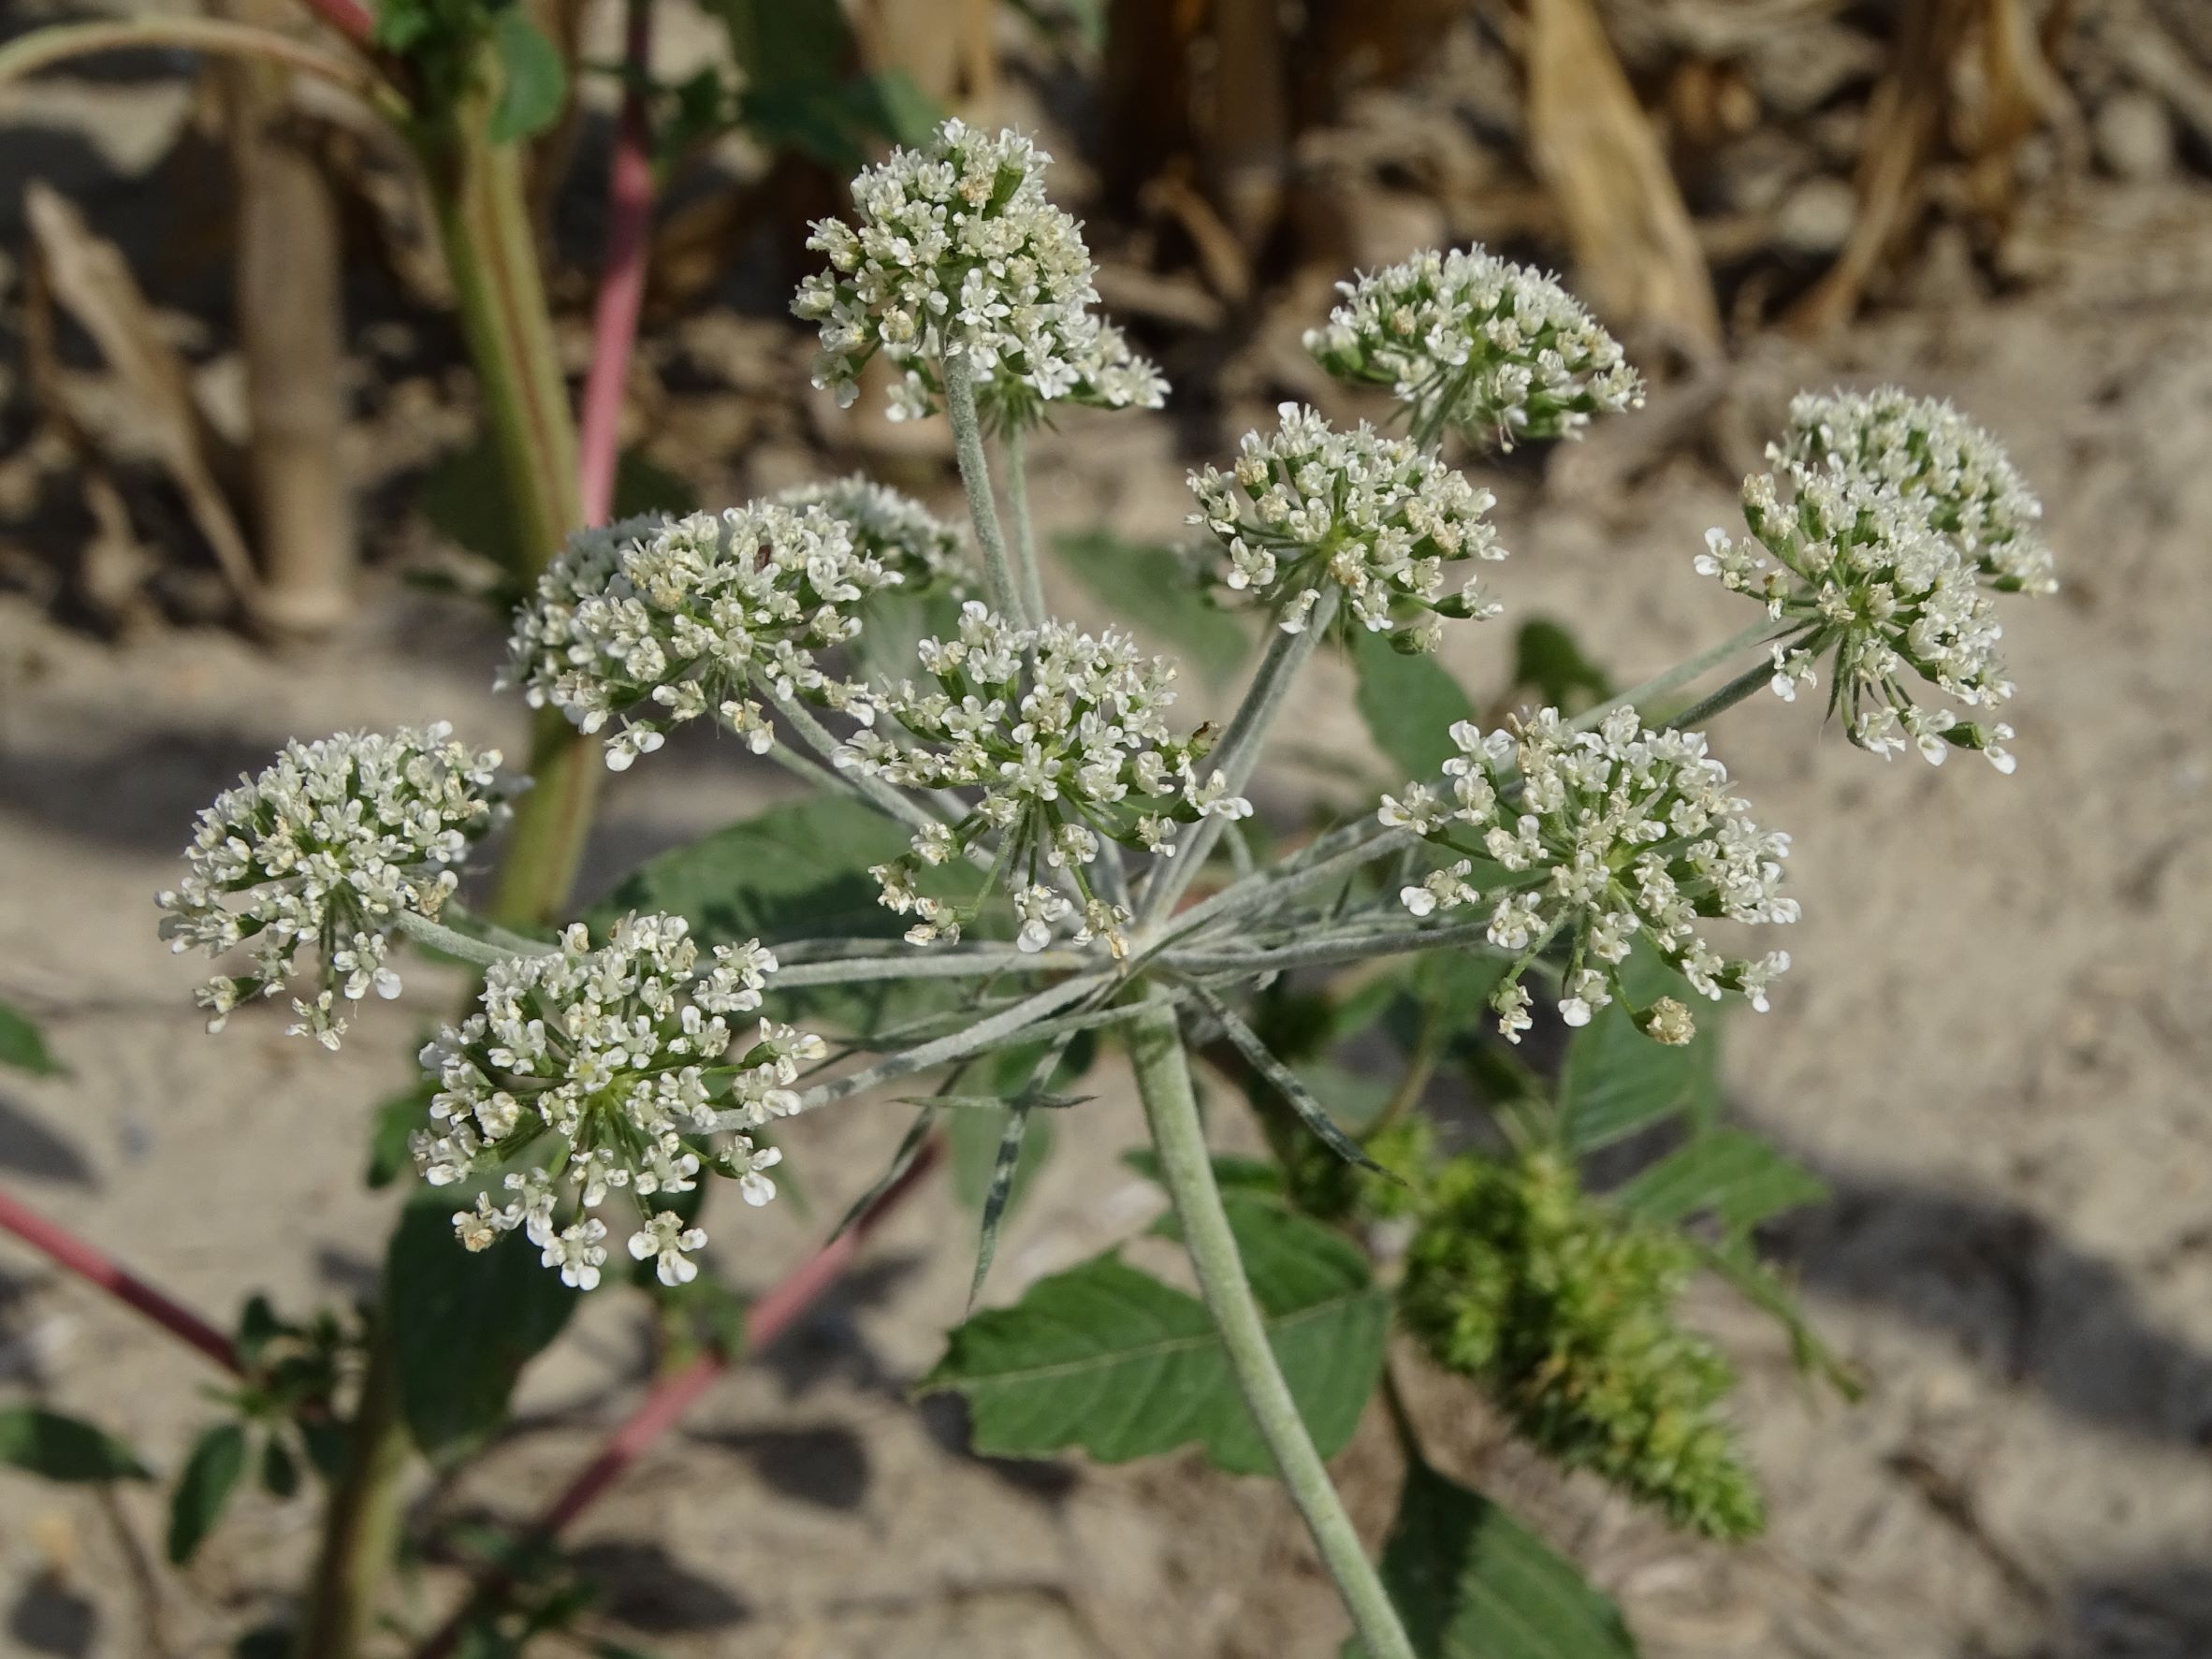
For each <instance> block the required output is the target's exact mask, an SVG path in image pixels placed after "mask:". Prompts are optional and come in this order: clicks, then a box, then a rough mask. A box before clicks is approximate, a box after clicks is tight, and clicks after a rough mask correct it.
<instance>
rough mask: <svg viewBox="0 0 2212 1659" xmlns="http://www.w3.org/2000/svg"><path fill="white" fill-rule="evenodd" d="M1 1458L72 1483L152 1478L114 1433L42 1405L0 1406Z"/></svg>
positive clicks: (37, 1473)
mask: <svg viewBox="0 0 2212 1659" xmlns="http://www.w3.org/2000/svg"><path fill="white" fill-rule="evenodd" d="M0 1463H6V1464H7V1465H8V1466H9V1467H10V1468H15V1469H22V1470H23V1471H24V1472H25V1473H27V1474H31V1475H36V1476H39V1477H43V1478H44V1479H47V1480H56V1481H63V1482H65V1483H69V1484H76V1483H79V1482H82V1481H93V1480H150V1479H152V1478H153V1476H152V1475H151V1474H149V1473H148V1471H147V1468H146V1465H145V1464H144V1463H140V1462H139V1461H138V1454H137V1453H136V1452H134V1451H132V1450H131V1448H129V1447H127V1446H125V1445H124V1443H123V1442H122V1441H120V1440H118V1439H116V1438H115V1436H114V1435H112V1434H110V1433H108V1432H107V1431H106V1430H104V1429H99V1428H95V1427H94V1426H93V1425H92V1424H91V1423H88V1422H86V1421H84V1420H83V1419H81V1418H74V1417H68V1416H65V1414H63V1413H61V1412H58V1411H49V1410H47V1409H46V1407H44V1406H43V1405H7V1406H0Z"/></svg>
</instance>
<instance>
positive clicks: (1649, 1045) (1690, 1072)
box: [1559, 951, 1720, 1154]
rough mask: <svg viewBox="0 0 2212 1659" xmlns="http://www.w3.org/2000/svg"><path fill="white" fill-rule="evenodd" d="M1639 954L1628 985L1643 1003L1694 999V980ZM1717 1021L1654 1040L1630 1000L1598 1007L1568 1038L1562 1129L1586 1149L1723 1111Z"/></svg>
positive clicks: (1703, 1120)
mask: <svg viewBox="0 0 2212 1659" xmlns="http://www.w3.org/2000/svg"><path fill="white" fill-rule="evenodd" d="M1646 955H1647V953H1644V952H1640V951H1639V952H1637V953H1635V954H1634V955H1632V956H1631V957H1630V958H1629V959H1628V961H1627V962H1626V963H1623V965H1622V970H1623V971H1622V983H1623V986H1624V987H1625V988H1626V989H1627V990H1628V991H1629V992H1630V994H1631V995H1632V996H1634V997H1636V998H1637V1003H1638V1005H1639V1006H1644V1007H1648V1006H1649V1005H1650V1004H1651V1003H1652V1002H1653V1001H1656V1000H1657V999H1658V998H1659V997H1676V998H1677V999H1678V1000H1681V999H1684V998H1686V997H1688V995H1689V992H1688V983H1687V982H1686V981H1684V980H1682V979H1681V977H1680V976H1678V975H1676V974H1675V973H1674V972H1673V970H1672V969H1670V968H1666V967H1665V966H1664V965H1662V964H1656V963H1652V962H1649V961H1647V960H1645V958H1646ZM1716 1025H1717V1022H1716V1021H1714V1020H1713V1019H1711V1018H1710V1016H1708V1017H1701V1018H1700V1019H1699V1020H1698V1022H1697V1034H1696V1036H1695V1037H1693V1038H1691V1040H1690V1041H1688V1042H1686V1043H1684V1044H1682V1045H1681V1047H1679V1048H1678V1047H1671V1046H1669V1045H1667V1044H1666V1043H1659V1042H1653V1041H1652V1040H1651V1039H1650V1038H1648V1037H1646V1036H1645V1035H1644V1034H1643V1033H1642V1032H1641V1031H1639V1030H1637V1026H1636V1018H1635V1015H1634V1014H1633V1013H1632V1012H1631V1011H1629V1009H1628V1008H1627V1006H1626V1005H1625V1004H1624V1003H1623V1002H1622V1001H1618V1000H1616V1001H1614V1002H1611V1003H1608V1005H1607V1006H1605V1007H1604V1008H1601V1009H1599V1010H1598V1011H1597V1013H1596V1016H1595V1017H1594V1018H1593V1019H1592V1020H1591V1022H1590V1024H1589V1025H1587V1026H1583V1027H1582V1028H1581V1029H1580V1030H1579V1031H1577V1032H1576V1033H1575V1035H1574V1037H1573V1038H1572V1039H1571V1040H1570V1041H1568V1043H1567V1052H1566V1064H1565V1066H1564V1069H1563V1070H1562V1071H1561V1072H1560V1078H1559V1133H1560V1139H1561V1141H1562V1142H1563V1143H1564V1145H1565V1146H1566V1147H1567V1148H1568V1150H1570V1151H1572V1152H1575V1153H1578V1154H1580V1153H1590V1152H1594V1151H1596V1150H1597V1149H1598V1148H1599V1147H1601V1146H1609V1145H1611V1144H1612V1143H1613V1142H1616V1141H1621V1140H1624V1139H1626V1138H1627V1137H1628V1136H1630V1135H1633V1134H1635V1133H1637V1131H1639V1130H1641V1129H1647V1128H1652V1126H1653V1125H1655V1124H1660V1123H1665V1122H1666V1121H1667V1120H1668V1119H1670V1118H1673V1117H1676V1116H1678V1115H1680V1114H1681V1113H1685V1112H1686V1113H1689V1114H1690V1115H1691V1117H1692V1118H1693V1119H1694V1120H1695V1121H1696V1122H1697V1123H1699V1124H1700V1125H1703V1124H1708V1123H1710V1122H1711V1120H1712V1118H1713V1117H1714V1115H1715V1114H1716V1113H1718V1111H1719V1109H1720V1079H1719V1075H1718V1067H1719V1063H1720V1044H1719V1041H1718V1037H1717V1034H1716V1031H1715V1026H1716Z"/></svg>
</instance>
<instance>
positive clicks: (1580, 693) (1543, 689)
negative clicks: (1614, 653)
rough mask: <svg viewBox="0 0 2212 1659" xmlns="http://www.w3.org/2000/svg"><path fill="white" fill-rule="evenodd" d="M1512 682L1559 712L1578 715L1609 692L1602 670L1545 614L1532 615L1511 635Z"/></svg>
mask: <svg viewBox="0 0 2212 1659" xmlns="http://www.w3.org/2000/svg"><path fill="white" fill-rule="evenodd" d="M1513 684H1514V685H1515V686H1516V687H1517V688H1521V689H1523V690H1526V691H1531V692H1533V693H1534V694H1535V699H1536V701H1537V702H1539V703H1541V704H1543V705H1545V706H1549V707H1552V708H1556V709H1558V710H1560V712H1562V713H1563V714H1579V713H1581V712H1582V710H1583V709H1585V708H1591V707H1594V706H1596V705H1598V704H1600V703H1603V702H1604V701H1605V700H1606V699H1607V698H1608V697H1610V696H1611V695H1612V694H1613V687H1612V683H1611V682H1610V681H1609V680H1608V679H1607V678H1606V676H1605V671H1604V670H1603V669H1601V668H1599V667H1598V666H1597V665H1596V664H1595V663H1594V662H1591V660H1590V659H1589V658H1588V657H1585V656H1584V655H1583V654H1582V648H1581V647H1580V646H1579V645H1577V644H1576V643H1575V636H1574V635H1573V634H1571V633H1568V632H1567V631H1566V630H1565V629H1564V628H1562V627H1561V626H1560V625H1559V624H1558V623H1557V622H1554V621H1552V620H1550V618H1546V617H1532V618H1530V619H1529V620H1528V621H1525V622H1523V623H1522V624H1521V632H1520V633H1518V634H1516V635H1515V636H1514V640H1513Z"/></svg>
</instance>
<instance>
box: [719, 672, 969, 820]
mask: <svg viewBox="0 0 2212 1659" xmlns="http://www.w3.org/2000/svg"><path fill="white" fill-rule="evenodd" d="M753 687H754V689H755V690H756V691H759V692H760V693H761V695H762V696H764V697H765V698H767V700H768V701H769V703H770V704H771V705H773V706H774V707H775V709H776V712H777V713H778V714H779V715H781V716H782V717H783V718H784V719H785V720H787V721H789V722H790V725H791V728H792V730H793V731H794V732H796V733H797V734H798V735H800V736H801V737H804V738H805V739H806V740H807V744H808V748H810V749H813V750H814V752H815V753H816V754H819V755H820V756H822V759H823V760H825V761H828V762H829V763H830V764H832V765H833V766H834V765H836V764H837V750H838V749H841V748H843V747H844V746H843V745H842V744H840V743H839V742H838V741H837V738H836V736H835V735H832V733H831V732H830V730H829V728H827V727H826V726H824V725H823V724H822V722H821V721H820V720H816V719H815V718H814V711H813V710H812V709H810V708H808V706H806V705H805V704H804V703H802V702H800V701H799V698H798V694H797V693H796V692H795V691H779V690H778V688H777V686H776V682H775V681H774V680H772V679H770V678H769V677H767V676H766V675H764V674H758V675H755V676H754V677H753ZM834 776H835V778H836V780H837V782H838V783H839V784H840V785H842V786H843V787H844V788H846V789H850V790H851V791H853V792H854V793H857V794H858V795H860V797H861V798H862V799H863V800H865V801H866V802H867V804H868V805H869V806H871V807H873V808H876V810H877V811H879V812H881V813H883V814H884V815H885V816H886V817H890V818H895V819H896V820H898V822H901V823H903V824H905V825H906V826H907V827H908V828H909V829H935V828H937V827H938V826H939V823H940V822H941V820H939V818H938V817H937V816H936V815H935V814H934V813H932V812H931V811H930V810H929V808H926V807H924V806H923V805H922V804H921V803H920V802H918V801H911V800H909V799H908V798H907V797H906V796H905V795H902V794H901V793H898V791H897V790H895V789H894V788H892V786H891V785H890V784H888V783H886V782H884V781H883V779H880V778H879V777H877V776H876V775H875V774H874V773H872V772H862V771H859V770H857V769H853V770H843V769H840V770H838V771H837V772H836V773H835V775H834Z"/></svg>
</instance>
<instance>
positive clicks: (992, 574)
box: [945, 352, 1040, 627]
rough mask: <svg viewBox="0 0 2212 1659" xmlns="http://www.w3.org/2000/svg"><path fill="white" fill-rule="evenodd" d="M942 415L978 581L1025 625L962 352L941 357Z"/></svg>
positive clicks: (972, 381) (1024, 610)
mask: <svg viewBox="0 0 2212 1659" xmlns="http://www.w3.org/2000/svg"><path fill="white" fill-rule="evenodd" d="M945 417H946V418H947V419H948V420H950V421H951V422H952V423H953V455H954V456H955V457H957V458H958V459H959V462H960V482H961V483H962V484H963V485H965V486H966V487H967V489H968V517H970V518H972V519H973V520H974V521H975V539H976V545H977V546H980V547H981V548H982V550H983V578H984V581H985V582H986V583H987V584H988V586H989V588H990V590H991V604H993V605H994V606H996V607H997V609H998V610H999V611H1000V612H1001V613H1002V614H1004V615H1005V616H1007V617H1009V618H1011V619H1012V620H1013V621H1014V623H1015V624H1016V625H1017V626H1021V627H1026V626H1028V625H1029V624H1030V623H1032V622H1034V621H1037V620H1039V619H1040V618H1035V617H1031V616H1030V615H1029V614H1028V607H1027V604H1026V602H1025V601H1024V599H1023V597H1022V593H1023V588H1022V585H1021V584H1019V583H1018V582H1017V580H1016V578H1015V576H1014V572H1013V566H1012V565H1011V563H1010V562H1009V560H1008V559H1007V552H1006V532H1005V531H1003V530H1001V529H1000V528H999V527H998V507H997V502H993V501H992V499H991V469H990V465H989V463H988V462H986V461H985V460H984V458H983V423H982V416H981V415H979V414H978V413H977V412H976V406H975V371H974V369H973V368H972V367H971V366H970V365H969V363H968V354H967V353H965V352H953V353H951V354H950V355H948V356H947V357H946V358H945Z"/></svg>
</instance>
